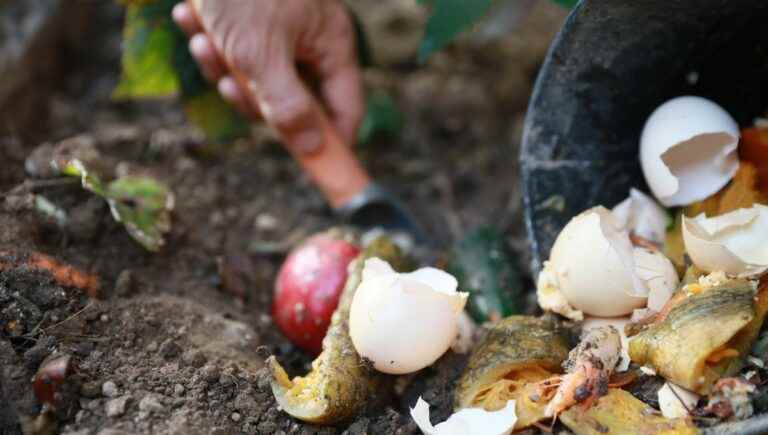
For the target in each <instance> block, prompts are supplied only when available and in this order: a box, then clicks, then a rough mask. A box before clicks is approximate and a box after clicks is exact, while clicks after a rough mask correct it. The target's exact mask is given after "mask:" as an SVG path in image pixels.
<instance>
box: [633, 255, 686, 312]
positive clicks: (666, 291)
mask: <svg viewBox="0 0 768 435" xmlns="http://www.w3.org/2000/svg"><path fill="white" fill-rule="evenodd" d="M633 253H634V258H635V274H637V276H638V277H639V278H640V279H641V280H642V281H643V282H644V283H645V285H646V287H648V303H647V304H646V307H648V308H650V309H651V310H654V311H661V309H662V308H663V307H664V305H665V304H666V303H667V301H668V300H669V299H670V298H671V297H672V294H673V293H674V292H675V290H676V289H677V286H678V284H679V283H680V277H679V276H678V275H677V270H675V266H674V265H673V264H672V262H671V261H670V260H669V258H667V257H665V256H664V254H662V253H661V252H659V251H651V250H648V249H645V248H639V247H635V249H634V251H633Z"/></svg>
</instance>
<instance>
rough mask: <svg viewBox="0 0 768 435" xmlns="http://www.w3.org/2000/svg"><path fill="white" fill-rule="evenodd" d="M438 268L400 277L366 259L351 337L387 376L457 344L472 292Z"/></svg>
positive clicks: (412, 368)
mask: <svg viewBox="0 0 768 435" xmlns="http://www.w3.org/2000/svg"><path fill="white" fill-rule="evenodd" d="M456 287H457V282H456V279H455V278H454V277H453V276H451V275H450V274H448V273H446V272H443V271H441V270H439V269H435V268H430V267H427V268H423V269H419V270H417V271H415V272H411V273H397V272H395V271H394V270H393V269H392V267H391V266H390V265H389V264H388V263H387V262H386V261H383V260H381V259H378V258H371V259H368V260H366V262H365V265H364V267H363V278H362V281H361V282H360V285H359V286H358V288H357V291H356V292H355V296H354V297H353V299H352V306H351V308H350V314H349V333H350V337H351V338H352V344H353V345H354V346H355V349H356V350H357V353H358V354H360V356H362V357H365V358H368V359H369V360H371V361H372V362H373V364H374V367H375V368H376V369H377V370H379V371H381V372H384V373H391V374H404V373H411V372H415V371H417V370H420V369H422V368H424V367H426V366H428V365H430V364H432V363H433V362H435V361H436V360H437V359H438V358H439V357H440V356H441V355H442V354H443V353H445V351H446V350H448V348H449V347H450V346H451V344H453V343H454V342H455V341H456V338H457V336H458V335H459V319H460V315H461V313H462V311H463V309H464V305H465V304H466V302H467V293H462V292H458V291H456Z"/></svg>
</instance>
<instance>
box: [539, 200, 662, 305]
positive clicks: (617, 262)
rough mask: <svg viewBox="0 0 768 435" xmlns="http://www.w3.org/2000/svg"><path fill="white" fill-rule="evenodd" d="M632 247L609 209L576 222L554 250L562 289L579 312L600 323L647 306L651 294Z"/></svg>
mask: <svg viewBox="0 0 768 435" xmlns="http://www.w3.org/2000/svg"><path fill="white" fill-rule="evenodd" d="M632 250H633V249H632V244H631V243H630V241H629V236H628V234H627V233H626V231H623V230H622V229H621V226H620V224H619V223H618V222H617V220H616V219H615V218H614V217H613V215H612V214H611V212H610V211H609V210H607V209H606V208H605V207H602V206H599V207H594V208H592V209H589V210H587V211H585V212H583V213H581V214H580V215H578V216H576V217H575V218H573V219H572V220H571V221H570V222H569V223H568V224H567V225H566V226H565V228H563V230H562V231H561V232H560V234H559V235H558V236H557V240H556V241H555V244H554V245H553V247H552V253H551V255H550V259H549V262H550V265H551V269H552V271H553V272H554V276H555V278H556V280H557V286H558V288H559V290H560V291H561V292H562V293H563V295H564V296H565V298H566V299H567V300H568V302H570V304H571V305H572V306H573V307H574V308H576V309H577V310H580V311H583V312H584V313H585V314H589V315H592V316H599V317H617V316H624V315H627V314H629V313H631V312H632V310H634V309H635V308H641V307H643V306H645V301H646V296H647V294H648V289H647V288H646V287H645V284H644V283H643V282H642V281H641V280H640V279H639V278H638V277H637V276H636V275H635V274H634V273H632V270H633V269H634V258H633V254H632Z"/></svg>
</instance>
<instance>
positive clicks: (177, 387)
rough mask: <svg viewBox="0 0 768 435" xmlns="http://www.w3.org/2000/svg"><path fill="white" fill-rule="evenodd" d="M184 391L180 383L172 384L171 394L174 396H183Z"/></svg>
mask: <svg viewBox="0 0 768 435" xmlns="http://www.w3.org/2000/svg"><path fill="white" fill-rule="evenodd" d="M184 391H185V388H184V386H183V385H181V384H176V385H174V386H173V394H174V395H176V396H183V395H184Z"/></svg>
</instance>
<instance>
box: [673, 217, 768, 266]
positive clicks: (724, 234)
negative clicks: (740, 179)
mask: <svg viewBox="0 0 768 435" xmlns="http://www.w3.org/2000/svg"><path fill="white" fill-rule="evenodd" d="M683 241H684V242H685V250H686V252H688V255H689V256H690V257H691V260H692V261H693V264H695V265H696V267H698V268H700V269H702V270H704V271H706V272H716V271H723V272H725V273H726V274H728V275H730V276H737V277H742V278H748V277H754V276H758V275H760V274H762V273H763V272H765V271H766V269H768V207H766V206H764V205H761V204H755V205H754V206H753V207H751V208H742V209H739V210H734V211H732V212H730V213H726V214H724V215H721V216H716V217H713V218H707V217H706V216H705V215H704V214H701V215H699V216H696V217H695V218H687V217H684V218H683Z"/></svg>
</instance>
